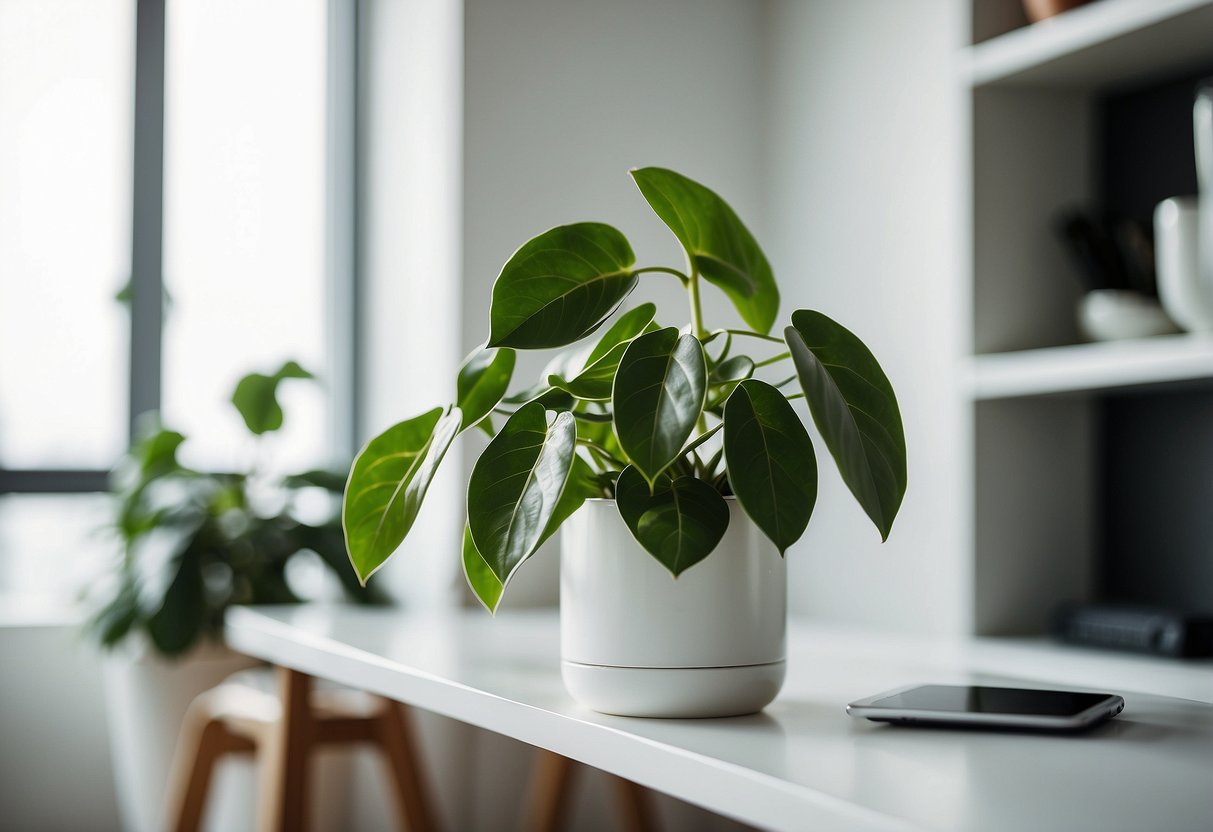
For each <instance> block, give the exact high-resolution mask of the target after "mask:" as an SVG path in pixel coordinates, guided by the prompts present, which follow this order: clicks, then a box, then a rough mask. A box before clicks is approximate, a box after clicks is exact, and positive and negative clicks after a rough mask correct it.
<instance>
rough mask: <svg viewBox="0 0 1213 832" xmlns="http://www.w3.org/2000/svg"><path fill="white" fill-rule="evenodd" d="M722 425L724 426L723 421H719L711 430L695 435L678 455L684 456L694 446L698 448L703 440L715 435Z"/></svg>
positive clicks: (692, 449) (691, 450) (693, 448)
mask: <svg viewBox="0 0 1213 832" xmlns="http://www.w3.org/2000/svg"><path fill="white" fill-rule="evenodd" d="M722 427H724V422H721V423H720V424H719V425H717V426H716V427H714V428H712V429H711V430H708V431H704V432H703V433H701V434H699V436H697V437H695V441H694V442H692V443H691V444H690V445H687V446H686V447H685V448H683V449H682V453H681V454H680V456H686V455H687V454H689V453H691V452H693V451H694V450H695V449H696V448H698V447H699V446H700V445H702V444H703V443H704V442H707V441H708V440H709V439H711V438H712V437H713V436H715V435H716V434H717V433H718V432H719V431H720V429H721V428H722Z"/></svg>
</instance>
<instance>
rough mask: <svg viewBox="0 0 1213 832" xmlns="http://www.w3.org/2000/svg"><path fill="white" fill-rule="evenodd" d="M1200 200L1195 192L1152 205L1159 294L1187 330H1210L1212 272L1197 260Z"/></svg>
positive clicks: (1212, 310)
mask: <svg viewBox="0 0 1213 832" xmlns="http://www.w3.org/2000/svg"><path fill="white" fill-rule="evenodd" d="M1200 215H1201V211H1200V203H1199V201H1198V200H1197V198H1196V197H1194V196H1184V197H1172V198H1170V199H1164V200H1163V201H1162V202H1160V203H1158V205H1157V206H1156V207H1155V209H1154V262H1155V271H1156V274H1157V280H1158V297H1159V299H1160V300H1161V301H1162V305H1163V309H1165V310H1166V311H1167V314H1168V315H1169V316H1170V317H1171V319H1172V320H1173V321H1175V323H1177V324H1179V325H1180V326H1181V327H1183V328H1184V329H1185V330H1187V331H1188V332H1213V276H1210V275H1205V274H1204V273H1203V271H1202V269H1201V262H1200V230H1201V222H1200V220H1201V216H1200Z"/></svg>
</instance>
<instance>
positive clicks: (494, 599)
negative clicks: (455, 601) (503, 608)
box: [463, 523, 505, 613]
mask: <svg viewBox="0 0 1213 832" xmlns="http://www.w3.org/2000/svg"><path fill="white" fill-rule="evenodd" d="M463 576H464V577H465V578H466V579H467V582H468V586H469V587H471V590H472V594H473V595H475V596H476V600H478V601H479V602H480V603H481V604H483V605H484V608H485V609H486V610H488V611H489V612H490V613H496V612H497V605H498V604H500V603H501V595H502V593H504V592H505V584H503V583H502V582H501V579H500V578H498V577H497V576H496V575H494V574H493V570H492V569H490V568H489V565H488V563H486V562H485V560H484V558H483V557H482V556H481V554H480V551H479V550H478V549H477V548H476V541H474V540H472V530H471V529H470V528H468V526H467V524H466V523H465V524H464V526H463Z"/></svg>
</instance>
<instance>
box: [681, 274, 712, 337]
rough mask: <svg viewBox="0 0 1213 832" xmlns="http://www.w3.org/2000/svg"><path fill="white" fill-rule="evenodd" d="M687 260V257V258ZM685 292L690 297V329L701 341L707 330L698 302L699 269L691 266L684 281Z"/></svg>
mask: <svg viewBox="0 0 1213 832" xmlns="http://www.w3.org/2000/svg"><path fill="white" fill-rule="evenodd" d="M688 262H689V258H688ZM686 287H687V294H688V295H690V298H691V331H692V332H693V333H695V337H696V338H698V339H699V340H700V341H703V339H704V338H706V337H707V334H708V333H707V330H705V329H704V328H703V308H702V306H701V305H700V302H699V270H698V269H696V268H694V267H692V268H691V276H690V278H688V279H687V283H686Z"/></svg>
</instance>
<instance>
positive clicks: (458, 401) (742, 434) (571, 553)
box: [342, 168, 906, 716]
mask: <svg viewBox="0 0 1213 832" xmlns="http://www.w3.org/2000/svg"><path fill="white" fill-rule="evenodd" d="M631 175H632V178H633V180H634V181H635V183H636V185H637V186H638V187H639V189H640V193H641V195H642V196H643V197H644V199H645V200H646V201H647V202H648V204H649V206H650V207H651V208H652V209H653V211H654V212H655V213H656V214H657V216H658V217H659V218H660V219H661V220H662V221H663V222H664V223H665V224H666V225H667V226H668V227H669V229H670V231H672V232H673V233H674V236H675V237H676V238H677V239H678V241H679V242H680V243H681V244H682V247H683V249H684V250H685V252H686V259H687V263H686V267H685V270H680V269H675V268H670V267H666V266H644V267H641V266H637V265H636V263H635V258H634V256H633V253H632V248H631V246H630V245H629V243H628V241H627V239H626V238H625V237H624V235H623V234H622V233H621V232H619V231H618V230H616V229H615V228H612V227H611V226H608V225H604V224H601V223H592V222H586V223H576V224H573V225H565V226H560V227H557V228H553V229H551V230H550V231H547V232H544V233H543V234H540V235H539V236H538V237H535V238H534V239H532V240H530V241H529V242H527V243H526V244H524V245H523V246H522V247H521V248H520V249H518V251H517V252H515V254H514V255H513V256H512V257H511V258H510V259H509V261H508V262H507V263H506V264H505V266H504V267H503V268H502V270H501V273H500V275H499V276H498V278H497V281H496V284H495V285H494V287H493V295H492V303H491V309H490V320H489V335H488V340H487V341H486V343H485V346H484V347H483V348H481V349H477V350H476V351H474V352H473V353H472V354H471V355H470V356H469V357H468V358H467V360H466V361H465V362H464V364H463V366H462V369H461V370H460V371H459V376H458V380H457V394H456V397H455V402H454V403H453V404H452V405H450V406H447V407H439V408H435V409H433V410H431V411H429V412H427V413H424V414H422V415H420V416H417V417H415V418H412V419H409V420H406V421H404V422H401V423H399V424H397V425H395V426H393V427H391V428H389V429H388V430H386V431H385V432H384V433H382V434H380V435H379V436H377V437H376V438H374V439H372V440H371V441H370V442H369V443H368V444H367V446H366V447H365V448H364V449H363V450H362V452H361V453H360V454H359V455H358V457H357V458H356V460H355V462H354V465H353V467H352V469H351V471H350V476H349V480H348V483H347V485H346V491H345V499H344V504H343V510H342V511H343V524H344V528H345V536H346V545H347V547H348V550H349V556H350V560H351V562H352V564H353V566H354V569H355V571H356V572H357V575H358V577H359V579H360V580H361V581H363V582H365V581H366V580H367V579H368V578H369V577H370V576H371V575H372V574H374V572H375V570H377V569H378V568H379V567H380V566H382V565H383V563H384V562H385V561H386V560H387V559H388V558H389V557H390V556H391V555H392V553H393V552H394V551H395V550H396V548H397V547H398V546H399V545H400V543H401V541H402V540H403V539H404V537H405V535H406V534H408V532H409V529H410V527H411V526H412V524H413V522H414V520H415V519H416V516H417V511H418V508H419V506H420V504H421V501H422V499H423V498H424V496H425V492H426V489H427V487H428V486H429V484H430V481H431V479H432V478H433V476H434V472H435V470H436V469H437V467H438V465H439V463H440V462H441V461H442V458H443V456H444V454H445V453H446V451H447V449H448V448H449V447H450V446H451V444H452V442H453V441H454V439H455V438H456V436H458V435H459V434H460V433H462V432H463V431H466V430H468V429H470V428H473V427H478V428H480V429H482V430H483V431H484V432H485V433H487V434H488V436H489V437H491V439H490V441H489V442H488V446H487V447H486V448H485V450H484V452H483V453H482V454H481V456H480V457H479V459H478V460H477V462H476V464H475V466H474V467H473V470H472V473H471V477H470V480H469V483H468V496H467V508H468V519H467V524H466V526H465V529H464V535H463V553H462V555H463V567H464V572H465V574H466V576H467V581H468V584H469V585H470V586H471V588H472V590H473V592H474V593H475V594H476V596H477V598H479V599H480V601H481V602H482V603H483V604H484V605H485V607H487V608H488V609H489V611H490V612H491V611H493V610H495V609H496V607H497V605H498V603H499V602H500V600H501V596H502V593H503V592H504V590H505V588H506V586H507V585H508V583H509V581H510V578H511V577H512V576H513V575H514V573H515V571H516V570H517V569H518V568H519V567H520V566H521V565H522V564H523V563H524V562H525V561H526V560H527V558H529V557H530V556H531V555H532V554H533V553H534V552H535V551H536V550H537V549H538V548H539V546H540V544H542V543H543V542H544V541H545V540H546V539H547V538H549V537H550V536H551V535H552V534H554V533H555V532H556V530H557V529H559V528H562V529H563V535H562V556H561V603H560V606H561V636H562V638H561V643H562V658H563V662H562V671H563V676H564V679H565V683H566V686H567V687H568V689H569V691H570V692H571V693H572V694H573V696H574V697H575V698H577V699H578V700H580V701H582V702H583V703H584V704H586V705H588V706H589V707H591V708H594V709H596V710H600V711H606V712H610V713H619V714H629V715H638V716H713V715H726V714H735V713H746V712H752V711H755V710H758V709H760V708H762V707H763V706H764V705H766V704H767V703H768V702H770V701H771V699H773V698H774V696H775V694H776V693H777V692H778V690H779V687H780V685H781V684H782V680H783V670H784V664H783V662H784V632H785V625H786V583H785V565H784V560H783V557H782V556H783V554H784V552H785V551H786V550H787V548H788V547H789V546H791V545H792V544H793V543H795V542H796V541H797V540H798V539H799V538H800V536H801V535H802V534H803V533H804V531H805V528H806V527H807V525H808V522H809V518H810V516H811V515H812V512H813V506H814V503H815V500H816V496H817V462H816V457H815V454H814V450H813V442H812V441H811V439H810V437H809V434H808V431H807V430H806V428H805V425H804V424H803V422H802V421H801V419H800V417H799V416H798V415H797V413H796V411H795V410H794V408H793V406H792V404H791V402H792V401H793V400H796V399H801V398H804V399H806V400H807V402H808V407H809V410H810V411H811V413H812V416H813V421H814V423H815V424H816V426H817V431H818V433H819V434H820V437H821V440H822V442H823V443H824V444H825V446H826V448H828V449H829V451H830V453H831V455H832V456H833V457H834V460H835V463H836V464H837V466H838V469H839V471H840V473H841V474H842V478H843V480H844V482H846V484H847V486H848V488H849V489H850V491H851V493H852V494H853V495H854V496H855V498H856V500H857V501H858V502H859V504H860V506H861V507H862V508H863V510H864V511H865V512H866V513H867V515H868V516H869V517H870V518H871V520H872V522H873V523H874V524H875V525H876V528H877V529H878V530H879V532H880V534H881V537H882V539H885V538H887V537H888V534H889V531H890V529H891V527H892V525H893V520H894V518H895V517H896V515H897V511H898V509H899V507H900V505H901V500H902V496H903V495H904V493H905V487H906V461H905V459H906V458H905V436H904V433H903V430H902V425H901V416H900V412H899V410H898V407H897V401H896V398H895V396H894V393H893V389H892V386H891V385H890V384H889V381H888V379H887V378H886V376H885V374H884V372H883V371H882V370H881V368H880V366H879V364H878V363H877V361H876V359H875V358H874V357H873V356H872V354H871V352H870V351H869V350H868V348H867V347H866V346H865V345H864V344H863V342H862V341H860V340H859V338H857V337H856V336H855V335H853V334H852V333H851V332H850V331H848V330H847V329H845V328H844V327H842V326H841V325H839V324H837V323H835V322H834V321H832V320H831V319H830V318H828V317H826V316H825V315H822V314H821V313H820V312H815V311H810V310H803V309H802V310H798V311H796V312H793V313H792V316H791V323H790V325H789V326H787V327H786V328H785V329H784V330H783V332H782V334H781V335H772V334H770V333H771V329H772V327H773V326H774V324H775V321H776V317H777V314H778V309H779V291H778V289H777V287H776V284H775V280H774V277H773V275H772V272H771V267H770V265H769V264H768V262H767V259H766V257H765V256H764V254H763V253H762V250H761V249H760V248H759V246H758V244H757V243H756V242H755V240H754V238H753V236H752V235H751V234H750V232H749V231H748V230H747V229H746V227H745V225H744V224H743V223H742V222H741V220H740V219H739V218H738V217H737V215H736V214H735V213H734V212H733V210H732V209H731V208H730V207H729V206H728V204H727V203H725V201H724V200H723V199H721V198H720V197H719V196H718V195H717V194H715V193H714V192H713V191H711V190H709V189H708V188H706V187H704V186H703V185H701V184H699V183H697V182H694V181H692V180H690V179H688V178H686V177H685V176H682V175H680V174H678V173H675V172H674V171H671V170H666V169H662V168H643V169H638V170H633V171H632V172H631ZM650 275H653V276H660V277H664V278H667V279H668V278H669V277H673V278H675V279H677V280H678V281H679V282H681V284H682V285H683V286H684V287H685V289H686V292H687V296H688V299H689V304H690V324H689V326H686V327H684V328H682V329H676V328H673V327H664V326H661V325H660V324H658V323H656V322H655V315H656V308H655V307H654V305H653V304H651V303H646V304H642V305H640V306H637V307H635V308H633V309H630V310H629V311H627V312H625V313H623V314H620V315H616V313H617V312H618V310H619V308H620V306H621V304H622V303H623V302H624V300H625V299H626V298H627V297H628V296H629V295H630V294H631V292H632V291H633V290H634V289H635V288H636V287H637V285H638V284H639V282H640V280H641V278H643V277H646V276H650ZM704 283H707V284H711V285H712V286H714V287H716V288H718V289H720V290H721V291H723V292H724V293H725V294H726V295H727V296H728V298H729V299H730V300H731V301H732V303H733V305H734V306H735V307H736V309H737V311H738V313H739V314H740V317H741V319H742V320H743V321H744V322H745V324H746V328H742V329H709V328H708V327H707V326H706V325H705V323H704V320H703V315H702V311H701V305H700V293H701V291H702V289H703V284H704ZM608 322H610V325H609V326H606V325H607V324H608ZM604 326H605V327H606V328H605V330H604V331H603V333H602V334H601V335H600V336H599V337H598V338H597V339H596V340H594V341H591V342H589V343H588V345H585V346H577V347H572V345H575V344H580V342H583V340H584V339H587V338H588V336H590V335H592V334H594V333H595V332H597V331H598V330H600V329H602V328H603V327H604ZM742 344H746V345H750V344H753V345H756V346H758V347H760V348H766V351H767V352H768V353H773V354H769V355H765V356H762V357H753V356H751V355H748V354H746V353H745V352H743V351H742V349H741V345H742ZM539 349H563V350H564V351H563V352H561V353H559V354H558V355H557V356H556V357H555V358H554V359H553V360H552V361H551V363H549V365H548V366H547V369H546V370H545V372H544V373H543V374H542V378H541V379H540V381H539V383H538V384H536V385H535V386H532V387H529V388H527V389H525V390H523V391H521V392H518V393H514V394H512V395H509V394H508V389H509V387H510V382H511V376H512V374H513V368H514V362H515V350H539ZM780 365H785V366H787V370H786V371H785V372H783V373H782V374H781V375H783V376H784V377H782V378H780V377H778V376H770V377H771V378H772V379H773V381H765V380H762V379H761V378H759V375H769V374H771V373H772V372H775V371H777V368H778V367H779V366H780ZM797 382H798V384H797Z"/></svg>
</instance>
